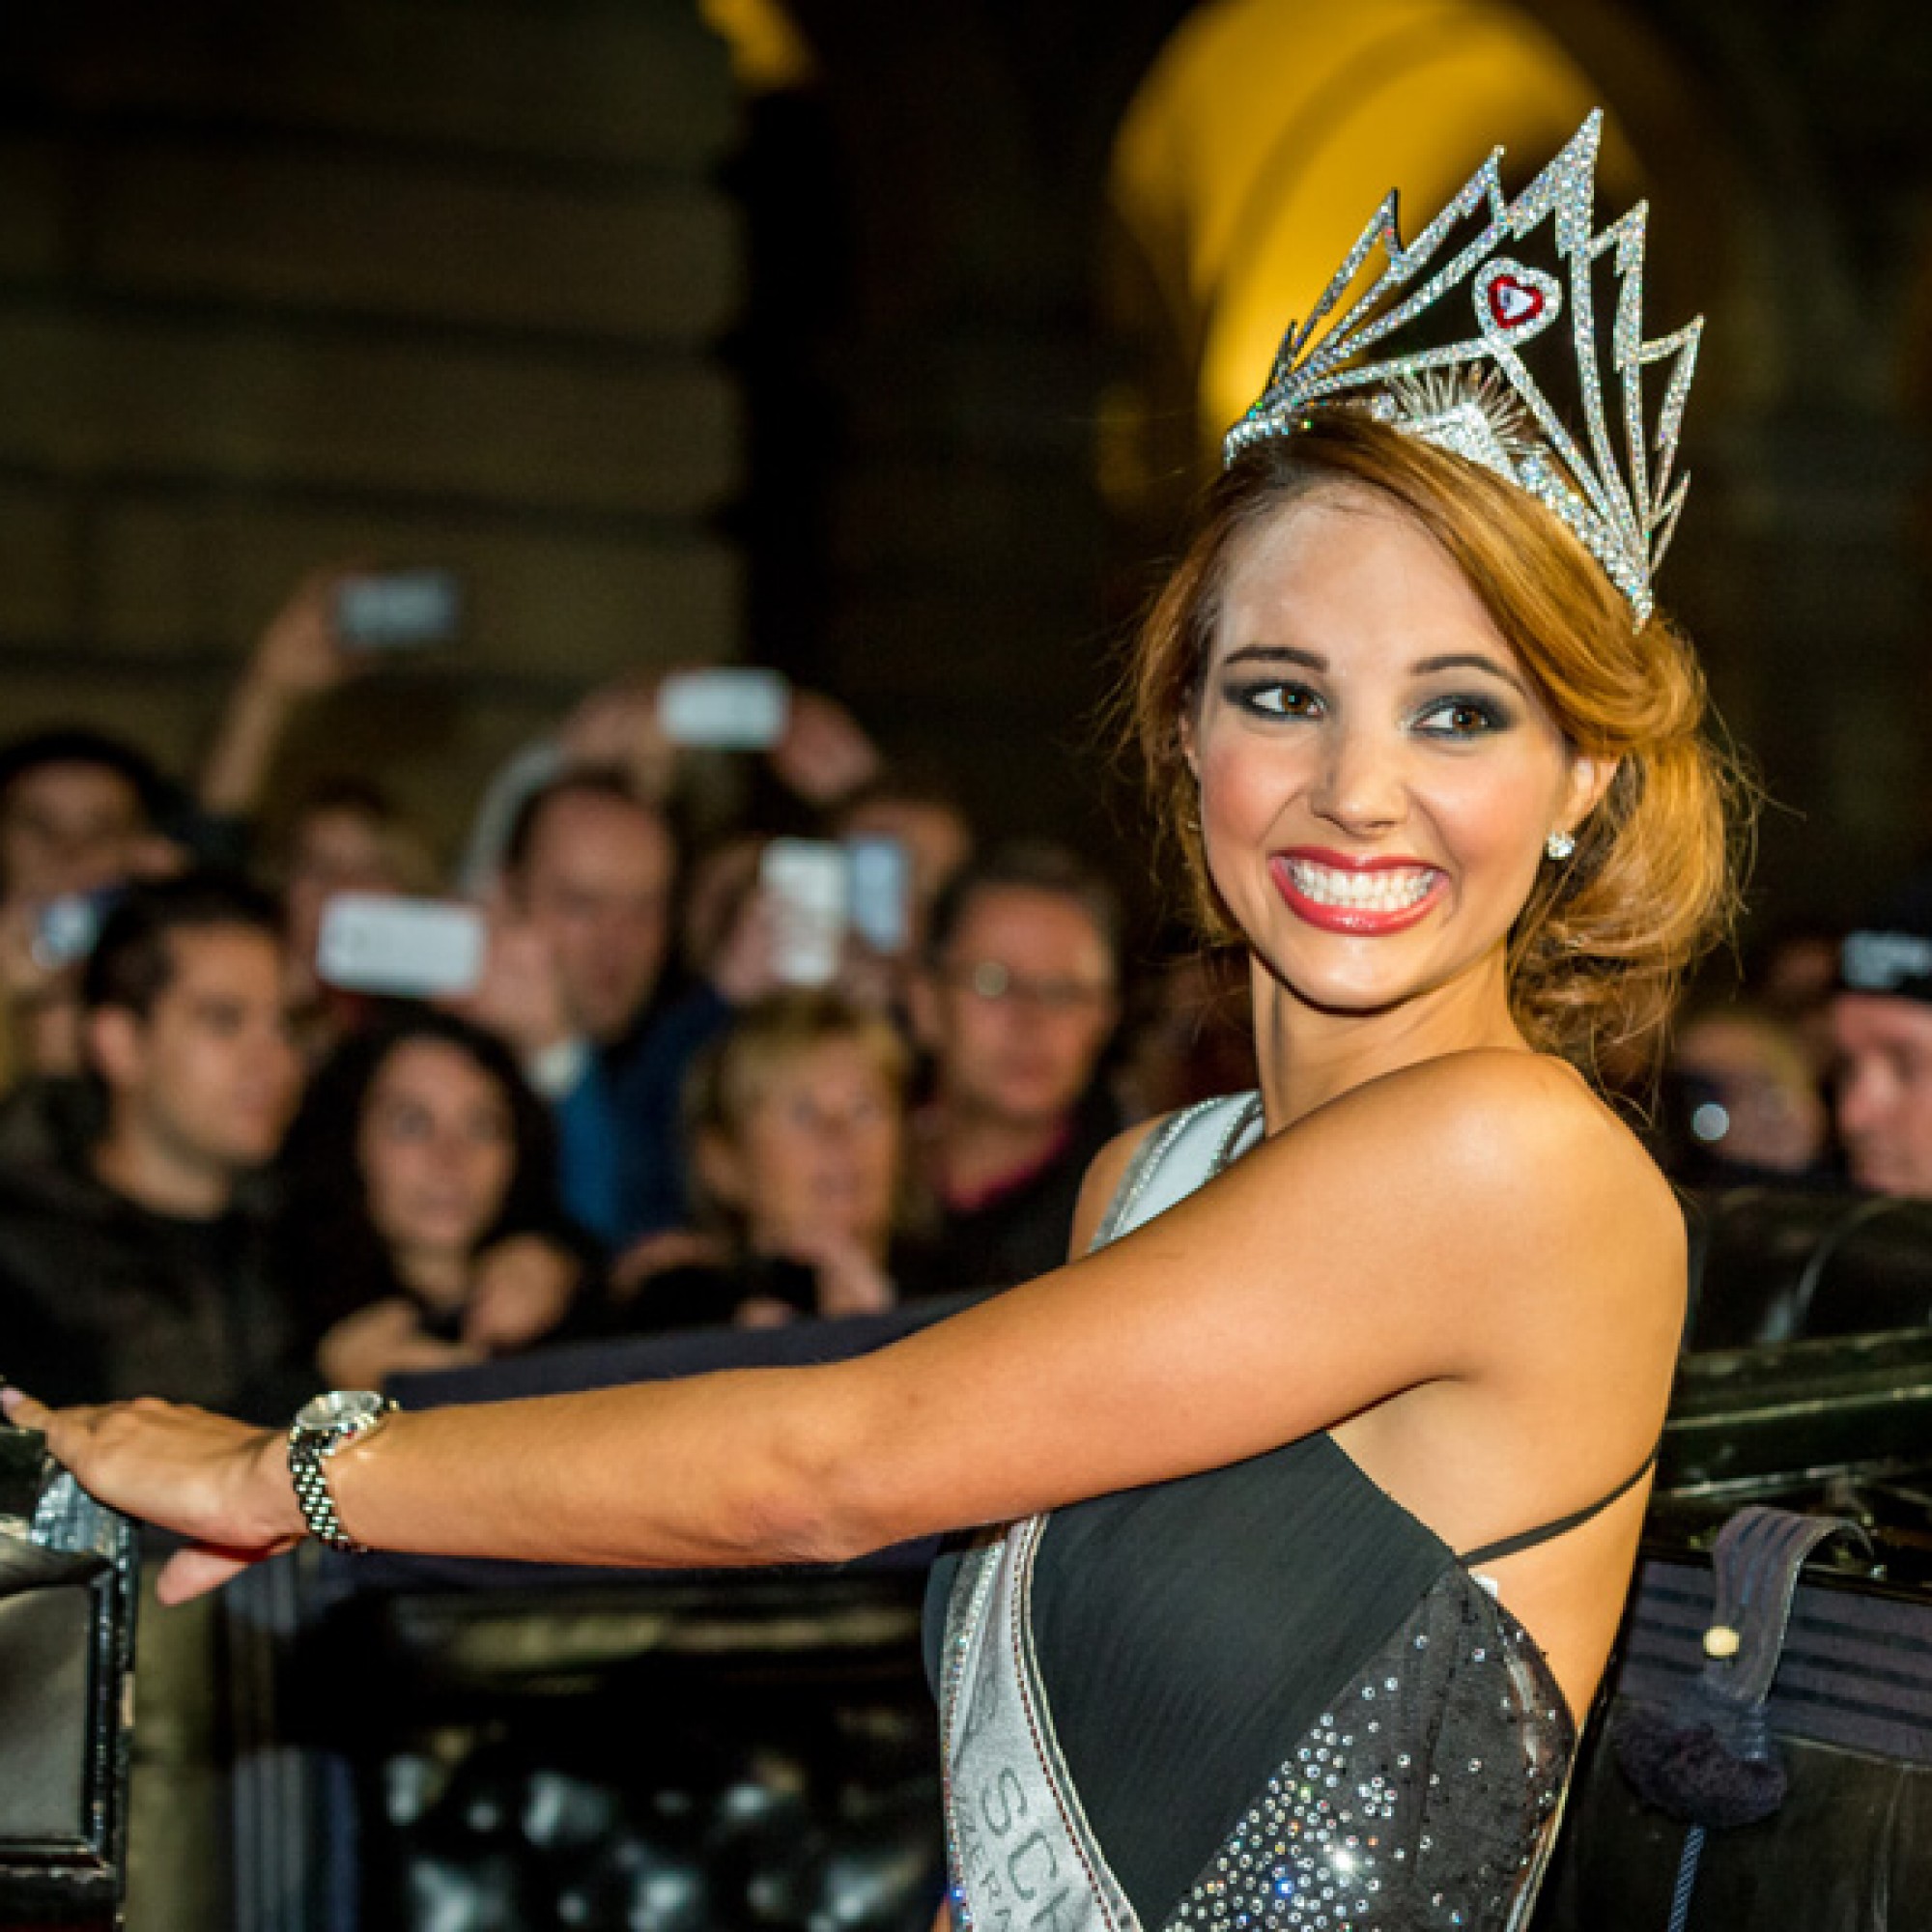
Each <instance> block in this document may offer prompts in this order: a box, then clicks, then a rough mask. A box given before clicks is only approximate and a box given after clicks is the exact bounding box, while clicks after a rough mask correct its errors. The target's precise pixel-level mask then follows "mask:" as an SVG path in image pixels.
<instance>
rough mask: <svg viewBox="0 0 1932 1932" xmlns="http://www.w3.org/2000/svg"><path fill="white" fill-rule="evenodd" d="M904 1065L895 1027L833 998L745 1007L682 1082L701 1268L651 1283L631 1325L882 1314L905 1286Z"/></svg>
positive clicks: (809, 995) (792, 997) (789, 997)
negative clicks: (705, 1245)
mask: <svg viewBox="0 0 1932 1932" xmlns="http://www.w3.org/2000/svg"><path fill="white" fill-rule="evenodd" d="M907 1069H908V1054H907V1049H906V1047H905V1044H904V1042H903V1041H902V1040H901V1039H900V1037H899V1036H898V1034H897V1033H896V1032H895V1029H894V1028H893V1026H892V1024H891V1023H890V1022H889V1021H887V1020H885V1019H883V1018H881V1017H880V1016H879V1015H877V1014H876V1013H872V1012H869V1011H867V1010H866V1009H863V1008H860V1007H858V1006H855V1005H854V1004H852V1003H851V1002H850V1001H849V1000H847V999H845V998H844V997H842V996H841V995H839V994H838V993H836V992H829V991H811V990H805V989H799V990H795V991H791V992H785V993H779V994H775V995H773V996H772V997H771V998H769V999H766V1000H763V1001H760V1002H759V1003H758V1004H757V1005H755V1006H753V1007H750V1008H748V1009H746V1010H745V1011H744V1012H743V1013H742V1014H740V1016H739V1017H738V1019H737V1020H736V1021H735V1022H734V1023H733V1024H732V1027H731V1029H730V1031H729V1032H728V1033H726V1034H725V1036H724V1037H722V1038H721V1039H719V1040H717V1041H715V1042H714V1043H713V1044H712V1045H711V1047H710V1048H709V1049H707V1051H706V1052H705V1054H704V1055H703V1057H702V1058H701V1059H700V1060H699V1061H698V1063H697V1065H696V1066H694V1067H693V1069H692V1075H691V1080H690V1084H689V1085H688V1087H687V1089H686V1107H685V1114H686V1121H687V1123H688V1129H689V1134H690V1143H691V1157H692V1168H693V1172H694V1174H695V1176H696V1188H697V1197H698V1198H697V1203H696V1206H697V1209H698V1218H699V1221H700V1223H701V1224H702V1226H703V1228H704V1229H705V1231H706V1232H707V1233H708V1234H709V1235H710V1236H711V1237H712V1240H711V1245H710V1248H709V1253H708V1259H706V1260H704V1261H702V1262H698V1263H696V1264H687V1265H684V1266H679V1267H676V1268H672V1269H668V1270H667V1271H665V1272H662V1273H659V1274H655V1275H652V1276H650V1277H648V1278H647V1279H646V1280H645V1281H644V1282H643V1284H642V1285H641V1286H640V1287H639V1290H638V1293H637V1295H636V1299H635V1301H634V1303H633V1313H632V1321H633V1325H636V1326H639V1327H650V1328H657V1327H671V1326H682V1325H686V1324H690V1323H696V1322H705V1321H739V1322H744V1323H762V1322H770V1321H787V1320H789V1319H791V1318H792V1317H794V1316H797V1315H818V1316H838V1315H865V1314H872V1313H875V1312H877V1311H878V1310H881V1309H885V1308H890V1307H891V1306H892V1305H893V1303H894V1301H895V1299H897V1298H898V1295H899V1294H900V1293H902V1292H903V1291H904V1289H905V1288H907V1287H908V1286H911V1285H912V1282H913V1281H914V1280H916V1266H917V1264H916V1257H915V1255H914V1253H913V1251H912V1250H911V1249H910V1248H909V1247H908V1246H907V1244H906V1243H905V1242H904V1240H903V1239H902V1238H901V1230H902V1225H903V1222H904V1220H905V1212H904V1209H905V1179H906V1162H905V1154H906V1111H905V1090H906V1078H907ZM909 1268H910V1269H913V1270H915V1273H914V1275H913V1277H912V1278H911V1279H909V1280H903V1281H902V1280H901V1279H900V1277H901V1276H902V1275H905V1274H906V1272H907V1270H908V1269H909Z"/></svg>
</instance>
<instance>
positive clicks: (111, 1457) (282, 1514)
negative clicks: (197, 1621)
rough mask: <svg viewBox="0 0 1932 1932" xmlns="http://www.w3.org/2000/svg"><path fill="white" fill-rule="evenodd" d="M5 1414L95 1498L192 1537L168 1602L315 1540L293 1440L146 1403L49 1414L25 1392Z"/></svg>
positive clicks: (5, 1397) (176, 1562) (180, 1556)
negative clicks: (42, 1442)
mask: <svg viewBox="0 0 1932 1932" xmlns="http://www.w3.org/2000/svg"><path fill="white" fill-rule="evenodd" d="M0 1407H4V1408H5V1410H6V1413H7V1419H8V1420H9V1421H10V1422H12V1423H14V1424H15V1425H16V1426H17V1427H19V1428H21V1429H37V1430H39V1431H41V1432H42V1434H43V1435H45V1436H46V1438H47V1447H48V1448H49V1449H50V1450H51V1451H52V1452H53V1454H54V1457H55V1459H56V1460H57V1461H58V1462H60V1463H62V1465H63V1466H64V1467H66V1468H68V1469H71V1471H72V1472H73V1474H74V1477H75V1478H76V1480H77V1481H78V1482H79V1483H80V1486H81V1488H82V1489H84V1490H85V1491H86V1492H88V1494H89V1495H91V1496H93V1497H95V1498H96V1499H97V1500H98V1501H99V1502H103V1503H105V1504H107V1505H108V1507H109V1508H111V1509H117V1510H121V1511H124V1512H125V1513H126V1514H128V1516H137V1517H141V1518H143V1519H144V1520H147V1521H149V1522H153V1523H158V1524H159V1525H160V1526H161V1527H162V1528H163V1529H171V1530H174V1531H176V1532H177V1533H178V1534H180V1535H182V1536H185V1537H187V1538H188V1539H190V1546H191V1547H190V1548H186V1549H183V1550H179V1551H177V1552H176V1553H175V1554H174V1555H173V1556H171V1557H170V1558H169V1559H168V1561H167V1563H166V1564H165V1565H164V1566H163V1567H162V1570H161V1574H160V1577H159V1578H158V1580H157V1583H156V1592H157V1594H158V1596H159V1597H160V1600H161V1602H162V1603H164V1604H179V1603H183V1602H185V1600H186V1599H187V1598H189V1597H197V1596H200V1595H201V1594H202V1593H203V1592H204V1591H207V1590H213V1589H214V1588H216V1587H217V1586H218V1585H220V1584H222V1583H225V1582H227V1581H228V1580H229V1578H230V1577H235V1576H237V1575H239V1574H240V1573H241V1571H243V1570H245V1569H246V1568H247V1567H248V1565H249V1564H251V1563H258V1562H260V1561H261V1560H262V1559H263V1558H264V1557H265V1556H274V1555H277V1554H279V1553H280V1552H281V1551H282V1550H284V1549H290V1548H294V1547H295V1545H297V1544H298V1543H299V1542H300V1541H301V1540H302V1538H303V1537H304V1536H305V1535H306V1534H307V1528H308V1526H307V1524H306V1523H305V1522H304V1521H303V1520H302V1514H301V1509H300V1506H299V1505H298V1503H297V1501H296V1492H295V1486H294V1484H293V1482H292V1481H291V1480H290V1477H289V1467H288V1452H287V1444H286V1441H285V1438H284V1437H283V1436H282V1435H280V1434H278V1433H277V1432H276V1431H274V1430H272V1429H251V1428H249V1427H248V1426H247V1425H246V1424H244V1423H240V1422H232V1421H230V1420H229V1419H228V1418H227V1417H226V1416H222V1415H211V1414H210V1413H209V1412H208V1411H207V1410H206V1409H201V1408H186V1407H183V1406H180V1405H178V1404H175V1403H168V1402H157V1401H156V1400H155V1398H153V1397H152V1396H143V1397H141V1398H140V1399H139V1400H138V1401H135V1402H117V1403H109V1404H106V1405H103V1406H98V1407H93V1408H60V1409H54V1408H48V1407H46V1406H44V1405H43V1404H41V1403H38V1402H35V1401H34V1400H33V1399H32V1398H31V1397H30V1396H27V1395H24V1394H22V1393H21V1392H20V1391H19V1390H18V1389H5V1390H0Z"/></svg>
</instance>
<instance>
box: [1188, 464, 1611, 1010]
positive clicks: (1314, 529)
mask: <svg viewBox="0 0 1932 1932" xmlns="http://www.w3.org/2000/svg"><path fill="white" fill-rule="evenodd" d="M1190 754H1191V761H1192V763H1193V765H1194V768H1195V772H1196V775H1197V777H1198V778H1199V780H1200V784H1201V829H1202V838H1203V840H1204V843H1205V845H1206V849H1207V853H1208V868H1209V870H1210V872H1211V874H1212V876H1213V880H1214V884H1215V887H1216V889H1217V890H1218V891H1219V893H1220V895H1221V897H1222V899H1223V900H1224V901H1225V902H1226V904H1227V906H1228V909H1229V910H1230V911H1231V912H1232V913H1233V914H1234V916H1235V918H1236V921H1237V922H1238V923H1239V924H1240V927H1241V930H1242V931H1243V933H1244V934H1245V935H1246V937H1247V940H1248V944H1249V946H1250V947H1251V948H1252V949H1253V951H1254V952H1255V954H1256V955H1257V957H1258V958H1259V959H1260V961H1261V962H1262V964H1263V965H1264V968H1265V969H1266V971H1267V972H1268V973H1269V974H1270V975H1271V976H1272V977H1273V979H1274V980H1276V981H1277V982H1279V983H1280V984H1281V985H1282V986H1283V987H1284V988H1285V989H1286V990H1287V991H1288V993H1289V995H1290V996H1291V998H1293V1000H1296V1001H1298V1002H1300V1003H1302V1004H1304V1005H1306V1006H1308V1007H1311V1008H1316V1009H1322V1010H1326V1011H1333V1012H1341V1013H1367V1012H1375V1011H1379V1010H1382V1009H1391V1008H1396V1007H1402V1006H1406V1005H1407V1004H1408V1003H1410V1002H1413V1001H1415V1000H1417V999H1423V1000H1426V1001H1431V1002H1434V1003H1436V1004H1437V1005H1442V1006H1444V1009H1445V1010H1446V1009H1448V1008H1449V1007H1452V1006H1456V1005H1457V1003H1458V1002H1459V1000H1460V998H1461V996H1462V995H1463V994H1474V995H1475V996H1476V998H1477V1000H1478V1001H1479V1003H1481V1005H1482V1010H1483V1011H1484V1012H1485V1013H1486V1014H1487V1015H1489V1016H1491V1017H1493V1016H1494V1015H1495V1014H1497V1013H1500V1012H1502V1011H1504V1010H1505V1009H1506V981H1505V975H1504V956H1505V945H1506V941H1507V937H1508V933H1509V929H1510V926H1511V924H1512V923H1513V922H1514V921H1515V919H1516V917H1517V915H1518V913H1519V912H1520V910H1521V909H1522V905H1523V902H1524V900H1525V898H1526V897H1527V896H1528V894H1529V891H1530V887H1531V885H1532V883H1533V882H1534V880H1535V877H1536V870H1537V867H1538V866H1539V865H1541V864H1542V863H1544V841H1545V839H1546V838H1548V835H1549V834H1550V833H1551V832H1552V831H1558V830H1571V829H1574V827H1575V826H1576V825H1577V822H1578V821H1579V820H1580V819H1581V818H1582V817H1583V815H1584V814H1585V813H1586V812H1587V810H1588V809H1589V807H1590V806H1591V805H1592V804H1594V803H1595V800H1596V798H1597V797H1598V796H1599V795H1600V794H1601V791H1602V787H1603V784H1605V783H1606V782H1607V781H1608V776H1609V767H1608V766H1600V765H1598V764H1597V763H1595V762H1593V761H1591V760H1588V759H1584V758H1581V757H1579V756H1578V755H1577V754H1576V753H1574V752H1573V750H1572V749H1571V747H1570V746H1569V745H1568V744H1567V743H1566V742H1565V740H1564V738H1563V736H1562V734H1561V732H1560V731H1558V729H1557V727H1556V725H1555V724H1554V723H1553V722H1552V720H1551V719H1550V717H1549V715H1548V712H1547V711H1546V709H1545V708H1544V706H1543V705H1542V703H1541V702H1540V700H1539V699H1538V698H1537V696H1535V694H1534V692H1533V690H1532V689H1531V687H1530V685H1529V682H1528V680H1527V678H1526V677H1525V676H1524V674H1523V670H1522V668H1521V666H1520V664H1519V663H1518V661H1517V658H1516V654H1515V653H1514V651H1512V650H1511V648H1510V647H1509V645H1508V644H1507V643H1506V642H1505V641H1504V639H1502V637H1501V636H1500V635H1499V634H1498V632H1497V631H1496V628H1495V626H1494V625H1493V623H1492V621H1491V619H1490V617H1489V614H1488V612H1487V611H1485V610H1484V609H1483V606H1482V603H1481V601H1480V600H1479V599H1478V598H1477V596H1476V594H1475V592H1474V591H1473V590H1472V589H1471V588H1470V586H1469V584H1468V583H1467V582H1466V581H1465V580H1464V578H1463V575H1462V573H1461V571H1460V570H1459V569H1458V568H1457V567H1456V565H1455V564H1454V562H1452V561H1451V559H1450V558H1449V556H1448V555H1447V554H1446V553H1445V552H1444V551H1442V550H1441V549H1440V547H1439V546H1438V545H1437V544H1436V543H1435V540H1434V539H1433V538H1432V537H1430V536H1429V535H1428V534H1427V532H1425V531H1424V530H1423V529H1422V528H1421V527H1420V526H1418V525H1416V524H1415V523H1413V522H1412V521H1411V520H1410V519H1409V518H1408V517H1407V516H1406V515H1405V514H1404V513H1403V512H1402V511H1400V510H1399V509H1397V508H1395V507H1394V506H1393V505H1389V504H1386V503H1384V502H1383V501H1382V500H1381V499H1379V498H1378V497H1375V496H1373V495H1371V494H1370V493H1368V492H1366V491H1360V490H1351V489H1348V488H1345V487H1338V488H1335V489H1331V490H1326V491H1323V492H1322V493H1321V494H1320V495H1317V496H1313V497H1305V498H1302V499H1300V500H1299V501H1297V502H1294V503H1293V504H1291V505H1289V506H1288V507H1287V508H1285V509H1284V510H1283V511H1282V512H1280V514H1278V515H1277V516H1276V517H1274V518H1273V519H1272V520H1271V521H1269V522H1267V523H1265V524H1264V525H1262V526H1259V527H1258V528H1257V529H1256V530H1254V531H1253V532H1252V533H1251V534H1250V535H1248V536H1247V537H1246V539H1245V540H1244V541H1243V543H1242V544H1241V546H1240V547H1239V548H1238V549H1237V550H1236V553H1235V554H1234V556H1233V558H1232V560H1231V562H1230V566H1229V576H1228V581H1227V584H1226V587H1225V591H1224V595H1223V599H1222V605H1221V612H1220V618H1219V622H1218V624H1217V625H1216V629H1215V633H1214V637H1213V639H1212V647H1211V653H1210V657H1209V662H1208V669H1207V674H1206V677H1205V679H1204V683H1203V691H1202V696H1201V700H1200V704H1199V708H1198V711H1197V714H1196V717H1195V720H1194V723H1193V728H1192V731H1191V735H1190ZM1497 1001H1503V1002H1504V1003H1505V1004H1504V1005H1502V1006H1499V1005H1497V1004H1496V1002H1497Z"/></svg>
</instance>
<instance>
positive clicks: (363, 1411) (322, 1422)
mask: <svg viewBox="0 0 1932 1932" xmlns="http://www.w3.org/2000/svg"><path fill="white" fill-rule="evenodd" d="M382 1412H383V1398H382V1397H381V1396H380V1395H378V1394H377V1393H376V1392H375V1390H374V1389H330V1390H329V1391H328V1392H327V1394H326V1395H318V1396H311V1397H310V1398H309V1400H308V1401H307V1402H305V1403H303V1404H302V1406H301V1407H300V1408H298V1410H297V1411H296V1427H297V1428H298V1429H327V1430H336V1429H341V1428H343V1427H344V1426H345V1425H347V1424H350V1423H355V1422H364V1421H367V1420H369V1419H370V1418H371V1417H374V1416H378V1415H381V1414H382Z"/></svg>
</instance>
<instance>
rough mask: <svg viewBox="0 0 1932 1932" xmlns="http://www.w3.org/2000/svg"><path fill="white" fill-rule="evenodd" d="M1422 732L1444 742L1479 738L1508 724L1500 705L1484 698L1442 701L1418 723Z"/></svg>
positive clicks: (1455, 698) (1431, 707)
mask: <svg viewBox="0 0 1932 1932" xmlns="http://www.w3.org/2000/svg"><path fill="white" fill-rule="evenodd" d="M1417 723H1418V725H1419V726H1420V728H1421V729H1422V730H1424V731H1429V732H1433V733H1434V734H1435V735H1436V736H1438V737H1443V738H1479V737H1481V736H1483V734H1484V733H1485V732H1489V731H1500V730H1501V729H1502V728H1503V726H1504V725H1507V724H1508V723H1509V720H1508V719H1507V718H1506V717H1505V716H1504V715H1503V711H1502V708H1501V707H1500V706H1499V705H1496V704H1492V703H1491V702H1490V700H1489V699H1488V698H1486V697H1445V698H1443V699H1442V700H1441V701H1440V702H1439V703H1436V704H1432V705H1431V706H1430V707H1429V708H1428V709H1427V710H1426V711H1424V712H1423V714H1422V716H1421V718H1420V719H1419V720H1418V721H1417Z"/></svg>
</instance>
